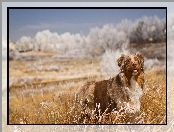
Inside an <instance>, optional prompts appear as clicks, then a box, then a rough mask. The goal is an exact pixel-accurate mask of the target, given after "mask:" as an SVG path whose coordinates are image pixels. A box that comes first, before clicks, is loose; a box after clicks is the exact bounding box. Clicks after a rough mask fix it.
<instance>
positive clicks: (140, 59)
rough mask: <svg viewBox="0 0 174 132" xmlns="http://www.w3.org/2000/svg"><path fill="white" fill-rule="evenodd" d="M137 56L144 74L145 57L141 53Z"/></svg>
mask: <svg viewBox="0 0 174 132" xmlns="http://www.w3.org/2000/svg"><path fill="white" fill-rule="evenodd" d="M136 55H137V57H138V61H139V62H140V65H141V70H142V71H143V72H144V57H143V55H142V54H141V53H140V52H137V53H136Z"/></svg>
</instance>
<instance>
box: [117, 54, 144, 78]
mask: <svg viewBox="0 0 174 132" xmlns="http://www.w3.org/2000/svg"><path fill="white" fill-rule="evenodd" d="M117 62H118V66H119V67H120V70H121V72H124V73H126V74H128V75H131V76H136V75H139V74H140V72H144V58H143V56H142V54H141V53H139V52H137V53H136V54H132V55H128V56H126V55H123V54H122V56H121V57H120V58H119V59H118V60H117Z"/></svg>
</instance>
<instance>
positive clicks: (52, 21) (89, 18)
mask: <svg viewBox="0 0 174 132" xmlns="http://www.w3.org/2000/svg"><path fill="white" fill-rule="evenodd" d="M155 15H156V16H157V17H159V18H161V19H163V18H165V17H166V10H165V9H10V11H9V29H10V30H9V35H10V36H9V38H10V40H11V41H13V42H16V41H17V40H19V39H20V38H21V37H22V36H29V37H34V36H35V35H36V33H37V32H39V31H43V30H50V31H51V32H57V33H58V34H62V33H65V32H70V33H71V34H75V33H80V34H83V35H87V34H88V33H89V31H90V29H91V28H94V27H96V26H97V27H99V28H100V27H102V26H103V25H105V24H108V23H112V24H117V23H119V22H121V21H122V20H124V19H128V20H132V21H134V20H136V19H139V18H141V17H143V16H152V17H153V16H155Z"/></svg>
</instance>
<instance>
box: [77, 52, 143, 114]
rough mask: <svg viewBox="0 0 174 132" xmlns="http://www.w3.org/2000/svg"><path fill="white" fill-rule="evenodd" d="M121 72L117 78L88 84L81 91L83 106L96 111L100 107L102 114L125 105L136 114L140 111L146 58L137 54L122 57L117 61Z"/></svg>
mask: <svg viewBox="0 0 174 132" xmlns="http://www.w3.org/2000/svg"><path fill="white" fill-rule="evenodd" d="M117 63H118V66H119V67H120V72H119V74H118V75H117V76H115V77H113V78H111V79H109V80H103V81H99V82H95V81H93V82H87V83H86V84H85V85H84V86H83V87H82V89H81V91H80V94H79V95H81V96H80V97H82V104H86V105H87V106H88V108H90V109H91V110H94V109H95V108H96V105H99V106H100V107H99V108H100V110H101V112H102V113H103V112H104V111H105V110H106V109H107V111H111V110H113V109H116V110H119V109H121V108H122V107H124V105H125V104H127V105H129V106H130V107H131V108H132V109H134V110H135V111H136V112H137V111H140V99H141V96H142V94H143V84H144V58H143V56H142V55H141V54H140V53H139V52H137V53H136V54H132V55H128V56H127V55H121V57H120V58H119V59H118V60H117Z"/></svg>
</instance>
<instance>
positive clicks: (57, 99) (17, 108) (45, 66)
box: [9, 54, 166, 124]
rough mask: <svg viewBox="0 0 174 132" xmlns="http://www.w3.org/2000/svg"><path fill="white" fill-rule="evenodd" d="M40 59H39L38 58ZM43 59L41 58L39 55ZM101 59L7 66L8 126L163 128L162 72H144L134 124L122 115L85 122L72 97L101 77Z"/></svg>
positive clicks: (105, 115) (164, 112)
mask: <svg viewBox="0 0 174 132" xmlns="http://www.w3.org/2000/svg"><path fill="white" fill-rule="evenodd" d="M39 56H40V57H41V55H40V54H39ZM42 57H43V54H42ZM100 61H101V59H93V58H88V59H87V58H86V59H82V58H78V59H77V58H59V59H50V58H49V57H45V56H44V57H43V58H42V59H39V60H37V61H35V60H33V61H21V60H13V61H10V62H9V65H10V67H9V73H10V78H9V80H10V87H9V123H10V124H99V123H101V124H125V123H130V124H135V123H140V124H165V123H166V69H164V68H162V67H154V68H152V69H151V70H146V71H145V80H146V81H145V87H144V95H143V97H142V100H141V112H140V115H138V116H137V120H136V121H132V120H131V118H130V116H132V115H130V114H128V113H126V112H125V111H119V112H115V111H113V112H111V113H109V114H103V115H101V116H100V117H97V116H96V115H94V114H92V113H91V116H90V118H88V119H87V118H85V116H84V113H83V112H82V111H83V109H84V108H83V107H82V106H81V105H80V103H79V102H78V100H77V98H76V93H77V92H78V91H79V89H80V88H81V87H82V86H83V85H84V84H85V83H86V82H87V81H92V80H95V81H99V80H103V79H104V78H105V77H103V76H102V74H101V72H100Z"/></svg>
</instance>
